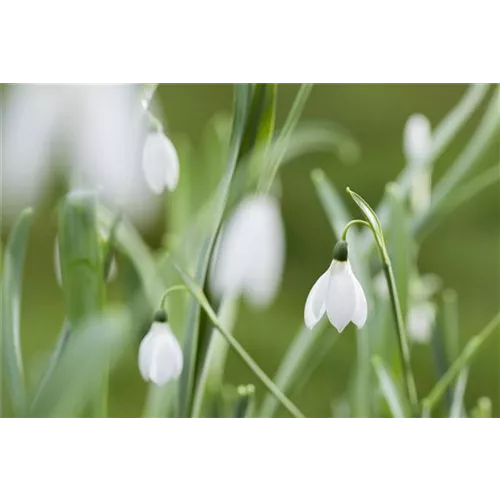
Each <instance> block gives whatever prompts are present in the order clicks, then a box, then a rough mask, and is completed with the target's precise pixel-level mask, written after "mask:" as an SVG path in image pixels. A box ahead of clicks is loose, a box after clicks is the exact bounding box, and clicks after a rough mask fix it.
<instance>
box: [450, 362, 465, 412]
mask: <svg viewBox="0 0 500 500" xmlns="http://www.w3.org/2000/svg"><path fill="white" fill-rule="evenodd" d="M468 378H469V369H468V367H467V366H466V367H465V368H463V369H462V371H461V372H460V374H459V376H458V380H457V383H456V384H455V390H454V391H453V400H452V403H451V410H450V418H461V417H462V415H463V406H464V395H465V389H466V387H467V379H468Z"/></svg>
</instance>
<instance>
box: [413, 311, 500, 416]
mask: <svg viewBox="0 0 500 500" xmlns="http://www.w3.org/2000/svg"><path fill="white" fill-rule="evenodd" d="M499 324H500V312H499V313H497V314H496V315H495V317H494V318H493V319H492V320H491V321H490V322H489V323H488V324H487V325H486V326H485V327H484V329H483V330H482V331H481V332H480V333H479V334H477V335H475V336H474V337H472V338H471V339H470V340H469V342H467V344H466V346H465V347H464V349H463V351H462V352H461V353H460V355H459V356H458V357H457V359H456V360H455V361H454V363H453V364H452V365H451V366H450V368H449V369H448V371H447V372H446V373H445V374H444V375H443V376H442V377H441V378H440V379H439V381H438V383H437V384H436V385H435V386H434V388H433V389H432V391H431V392H430V393H429V395H428V396H427V397H426V398H425V399H424V400H423V401H422V406H423V409H424V410H425V412H426V413H428V414H430V412H431V411H432V410H433V409H434V408H435V406H436V405H437V404H438V403H439V401H440V400H441V398H442V397H443V395H444V393H445V392H446V390H447V389H448V387H449V386H450V385H451V384H452V383H453V381H454V380H455V379H456V378H457V376H458V375H459V373H460V372H461V371H462V369H463V368H464V367H465V366H467V365H468V364H469V363H470V362H471V360H472V358H473V357H474V356H475V355H476V354H477V353H478V351H479V349H481V347H482V346H483V344H484V343H485V342H486V341H487V340H488V339H489V337H490V336H491V335H492V333H493V332H494V331H495V329H496V327H497V326H498V325H499Z"/></svg>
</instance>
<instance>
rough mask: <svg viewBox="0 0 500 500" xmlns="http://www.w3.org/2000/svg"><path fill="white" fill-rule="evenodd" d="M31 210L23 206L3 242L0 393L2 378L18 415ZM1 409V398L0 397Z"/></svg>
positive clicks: (23, 401)
mask: <svg viewBox="0 0 500 500" xmlns="http://www.w3.org/2000/svg"><path fill="white" fill-rule="evenodd" d="M32 215H33V211H32V210H31V209H30V208H28V209H25V210H24V211H23V212H22V213H21V215H20V216H19V218H18V219H17V221H16V223H15V225H14V227H13V229H12V232H11V234H10V236H9V239H8V241H7V245H6V248H5V254H4V262H3V272H2V301H1V304H2V332H1V335H0V396H1V387H2V383H3V377H5V385H6V386H7V388H8V391H9V396H10V400H11V403H12V409H13V411H14V414H15V415H18V416H21V415H23V414H24V412H25V410H26V394H25V387H24V370H23V361H22V354H21V289H22V275H23V265H24V258H25V255H26V246H27V243H28V234H29V228H30V225H31V219H32ZM0 409H1V397H0Z"/></svg>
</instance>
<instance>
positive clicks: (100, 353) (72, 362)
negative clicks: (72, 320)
mask: <svg viewBox="0 0 500 500" xmlns="http://www.w3.org/2000/svg"><path fill="white" fill-rule="evenodd" d="M129 326H130V318H129V317H128V315H127V314H126V313H125V312H124V311H121V312H114V313H107V314H105V315H103V316H100V317H93V318H91V319H90V320H88V321H83V322H81V323H80V326H79V327H78V328H77V329H76V330H75V331H72V332H71V335H70V336H69V339H68V341H67V343H66V346H65V349H64V351H63V353H62V355H61V357H60V359H59V360H58V362H57V365H56V367H55V368H54V370H53V371H52V373H51V374H50V376H49V377H48V379H47V381H46V383H45V385H44V386H43V387H42V388H41V390H40V392H39V394H38V396H37V398H36V400H34V402H33V404H32V407H31V412H30V415H31V416H32V417H74V416H78V415H80V414H81V412H82V411H83V410H84V408H85V407H86V405H87V404H88V403H90V402H92V401H93V400H94V399H95V395H96V393H97V392H98V391H99V390H100V388H101V387H102V385H103V384H104V383H105V382H106V379H107V372H108V367H109V365H110V363H111V364H113V363H114V362H116V361H117V359H118V357H119V355H120V354H121V352H122V349H123V348H124V346H125V345H126V343H127V342H128V341H129V340H130V337H129V335H130V328H129Z"/></svg>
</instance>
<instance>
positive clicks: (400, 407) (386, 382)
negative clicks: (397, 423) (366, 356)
mask: <svg viewBox="0 0 500 500" xmlns="http://www.w3.org/2000/svg"><path fill="white" fill-rule="evenodd" d="M372 364H373V368H374V370H375V373H376V374H377V378H378V382H379V385H380V390H381V391H382V394H383V395H384V398H385V400H386V402H387V405H388V407H389V409H390V411H391V414H392V416H393V417H395V418H404V417H406V416H408V415H409V412H408V409H407V408H405V403H404V401H405V400H404V397H402V395H401V392H400V390H399V388H398V386H397V384H396V382H395V380H394V377H393V375H392V374H391V372H390V370H389V369H388V368H387V366H385V364H384V362H383V361H382V359H381V358H379V357H378V356H375V357H374V358H372Z"/></svg>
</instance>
